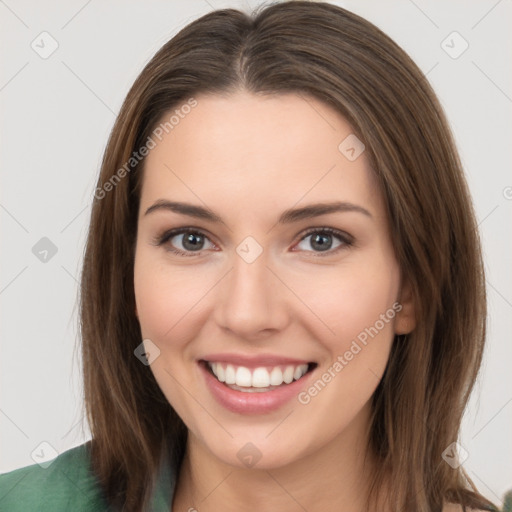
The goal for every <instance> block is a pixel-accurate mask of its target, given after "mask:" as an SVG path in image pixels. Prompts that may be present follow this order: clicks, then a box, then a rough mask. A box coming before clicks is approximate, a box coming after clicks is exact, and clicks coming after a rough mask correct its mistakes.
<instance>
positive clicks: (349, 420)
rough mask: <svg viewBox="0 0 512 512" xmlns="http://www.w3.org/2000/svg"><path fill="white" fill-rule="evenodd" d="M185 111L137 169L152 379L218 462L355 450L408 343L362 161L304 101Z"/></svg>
mask: <svg viewBox="0 0 512 512" xmlns="http://www.w3.org/2000/svg"><path fill="white" fill-rule="evenodd" d="M195 100H196V101H197V103H194V105H195V106H194V107H190V108H182V109H181V110H180V108H179V107H178V109H177V110H178V112H177V113H175V112H174V111H173V112H172V113H169V114H168V115H166V116H165V117H164V119H163V121H164V122H165V121H168V119H169V117H170V116H171V114H173V113H175V114H179V115H175V119H174V120H173V121H172V122H171V124H168V125H167V131H168V133H165V130H162V129H160V130H159V131H157V132H154V133H157V134H158V135H159V137H160V138H161V140H159V137H153V139H154V142H155V143H156V146H155V147H153V149H151V150H150V152H149V155H148V156H147V159H146V162H145V171H144V173H145V174H144V180H143V187H142V191H141V201H140V211H139V219H138V235H137V245H136V257H135V269H134V272H135V276H134V277H135V296H136V308H137V311H136V313H137V316H138V319H139V321H140V325H141V329H142V335H143V338H144V339H145V342H144V343H145V345H144V346H145V347H146V349H147V350H148V352H149V361H150V362H151V365H150V369H151V371H152V372H153V374H154V376H155V378H156V380H157V382H158V384H159V386H160V388H161V389H162V391H163V393H164V394H165V396H166V397H167V399H168V400H169V403H170V404H171V405H172V406H173V407H174V409H175V410H176V411H177V413H178V414H179V415H180V417H181V418H182V419H183V421H184V422H185V424H186V425H187V427H188V429H189V431H190V433H191V436H192V439H194V440H195V441H196V442H198V443H199V445H200V446H201V447H202V449H203V450H206V451H207V452H208V453H209V454H210V455H213V456H215V457H216V458H217V459H219V460H221V461H223V462H225V463H228V464H232V465H235V466H240V467H243V466H244V465H246V466H250V465H252V464H254V463H255V462H257V464H258V467H263V468H265V467H266V468H272V467H278V466H283V465H285V464H287V463H290V462H293V461H295V460H298V459H300V458H302V457H304V456H307V455H310V454H313V453H314V452H317V451H318V450H321V449H324V448H326V447H328V446H329V445H330V444H331V443H334V442H336V441H338V440H340V439H342V438H343V437H344V436H345V437H346V438H347V439H348V436H349V435H350V436H351V437H350V439H351V440H350V442H351V443H352V442H353V440H354V435H356V436H357V435H362V434H363V432H364V428H365V426H366V425H367V424H368V417H369V412H370V398H371V396H372V394H373V392H374V391H375V388H376V387H377V385H378V383H379V380H380V378H381V376H382V374H383V372H384V369H385V367H386V363H387V360H388V356H389V352H390V348H391V344H392V340H393V337H394V335H395V333H399V334H400V333H404V332H406V331H408V330H411V327H412V324H411V321H412V309H411V308H412V306H411V305H410V304H409V302H408V301H409V298H408V297H409V294H408V292H407V291H406V290H405V288H401V280H400V271H399V267H398V264H397V261H396V259H395V256H394V252H393V249H392V245H391V238H390V233H389V226H388V219H387V217H386V213H385V206H384V202H383V198H382V195H381V193H380V191H379V190H378V188H377V186H376V183H375V181H374V176H373V175H372V171H371V169H370V168H369V165H368V162H367V159H366V157H365V153H364V148H363V147H362V146H361V143H360V142H359V141H358V140H357V139H355V138H354V135H351V134H352V130H351V127H350V125H349V124H348V123H347V122H346V121H345V120H344V119H343V118H342V117H341V116H340V115H339V114H338V113H337V112H336V111H334V110H332V109H331V108H330V107H329V106H327V105H326V104H324V103H322V102H320V101H318V100H315V99H312V98H304V97H301V96H299V95H295V94H283V95H277V96H256V95H252V94H249V93H245V92H244V93H241V92H239V93H236V94H233V95H231V96H216V95H208V96H206V95H202V96H198V97H196V98H195ZM191 104H192V103H191ZM169 127H171V128H169ZM161 133H163V134H164V135H163V136H161ZM347 137H349V138H348V139H347ZM343 141H345V142H343ZM342 142H343V143H342ZM340 144H341V145H340ZM151 146H153V144H151ZM175 203H179V204H180V206H179V207H178V205H176V204H175ZM313 205H314V207H313ZM320 205H334V206H336V208H335V207H334V206H333V207H332V208H330V209H328V208H324V207H321V206H320ZM322 208H324V211H323V212H322ZM187 212H188V213H187ZM171 230H175V232H174V233H170V231H171ZM173 251H178V253H175V252H173ZM180 251H181V253H183V254H180V253H179V252H180ZM141 364H142V363H141ZM148 371H149V370H148ZM213 372H215V373H216V374H217V376H215V375H214V373H213ZM304 372H306V373H304ZM222 381H224V382H222ZM227 383H229V385H228V384H227Z"/></svg>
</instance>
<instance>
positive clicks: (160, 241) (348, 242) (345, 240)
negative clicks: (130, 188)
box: [154, 227, 354, 258]
mask: <svg viewBox="0 0 512 512" xmlns="http://www.w3.org/2000/svg"><path fill="white" fill-rule="evenodd" d="M317 233H321V234H328V235H332V236H335V237H336V238H338V239H339V240H340V241H341V242H342V244H341V245H340V246H338V247H336V248H335V249H334V250H328V251H306V252H312V253H314V256H313V257H321V258H322V257H326V256H332V255H333V254H337V253H338V252H339V251H341V250H343V249H346V248H348V247H351V246H353V245H354V240H353V238H352V237H351V236H350V235H348V234H347V233H344V232H343V231H338V230H337V229H333V228H328V227H322V228H311V229H309V230H307V231H306V232H305V233H304V235H303V236H302V238H301V239H300V240H299V242H298V243H300V242H302V241H303V240H304V239H306V238H307V237H308V236H310V235H314V234H317ZM182 234H194V235H201V236H204V237H205V238H208V237H207V235H206V234H204V233H203V232H202V231H201V230H198V229H194V228H176V229H171V230H169V231H166V232H165V233H163V234H161V235H159V236H157V237H155V239H154V245H157V246H162V245H164V244H165V243H166V242H167V241H168V240H170V239H171V238H173V237H175V236H176V235H182ZM208 240H209V238H208ZM210 242H211V240H210ZM166 250H167V251H169V252H171V253H173V254H176V255H178V256H185V257H194V256H198V255H200V254H201V253H202V252H203V251H189V252H184V251H181V250H180V249H176V248H173V247H171V248H168V249H166Z"/></svg>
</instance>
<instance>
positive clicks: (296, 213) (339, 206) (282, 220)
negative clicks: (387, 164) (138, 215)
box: [144, 199, 372, 224]
mask: <svg viewBox="0 0 512 512" xmlns="http://www.w3.org/2000/svg"><path fill="white" fill-rule="evenodd" d="M158 210H167V211H172V212H175V213H181V214H182V215H188V216H189V217H195V218H197V219H203V220H208V221H211V222H215V223H221V222H223V221H222V218H221V217H219V216H218V215H217V214H216V213H214V212H213V211H211V210H210V209H208V208H204V207H202V206H196V205H193V204H190V203H182V202H177V201H168V200H166V199H159V200H158V201H156V202H155V203H154V204H153V205H152V206H150V207H149V208H148V209H147V210H146V213H145V214H144V215H148V214H150V213H152V212H155V211H158ZM337 212H356V213H362V214H363V215H365V216H367V217H370V218H372V214H371V213H370V212H369V211H368V210H366V209H365V208H363V207H362V206H358V205H356V204H353V203H348V202H345V201H337V202H332V203H315V204H310V205H308V206H303V207H301V208H295V209H293V208H291V209H289V210H285V211H284V212H283V213H282V214H281V215H280V217H279V219H278V221H277V223H278V224H292V223H294V222H298V221H301V220H304V219H311V218H313V217H319V216H321V215H327V214H329V213H337Z"/></svg>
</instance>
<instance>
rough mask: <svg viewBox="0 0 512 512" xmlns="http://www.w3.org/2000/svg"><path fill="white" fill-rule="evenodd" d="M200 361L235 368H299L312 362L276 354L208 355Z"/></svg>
mask: <svg viewBox="0 0 512 512" xmlns="http://www.w3.org/2000/svg"><path fill="white" fill-rule="evenodd" d="M200 360H203V361H208V362H210V363H228V364H233V365H235V366H245V367H246V368H258V367H259V366H284V365H294V366H299V365H301V364H309V363H311V362H312V361H308V360H306V359H296V358H293V357H285V356H279V355H274V354H259V355H247V354H233V353H222V354H208V355H206V356H204V357H202V358H201V359H200Z"/></svg>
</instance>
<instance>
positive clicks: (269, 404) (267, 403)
mask: <svg viewBox="0 0 512 512" xmlns="http://www.w3.org/2000/svg"><path fill="white" fill-rule="evenodd" d="M199 367H200V369H201V372H202V373H203V375H204V378H205V380H206V385H207V386H208V389H209V390H210V392H211V393H212V395H213V396H214V398H215V399H216V400H217V402H218V403H219V404H220V405H222V406H223V407H225V408H226V409H228V410H230V411H232V412H236V413H241V414H264V413H268V412H272V411H276V410H277V409H279V408H280V407H282V406H283V405H284V404H286V403H287V402H289V401H290V400H291V399H292V398H294V397H296V396H297V395H298V394H299V393H300V391H302V389H303V388H304V385H305V384H306V382H307V381H308V380H309V377H310V376H311V374H312V373H313V372H312V371H310V372H308V373H306V374H305V375H303V376H302V377H301V378H300V379H299V380H295V381H293V382H291V383H290V384H286V385H284V386H281V387H279V388H275V389H273V390H272V391H262V392H253V393H250V392H244V391H236V390H235V389H231V388H229V387H228V386H226V385H224V384H223V383H222V382H219V381H218V380H217V379H216V378H215V377H214V376H213V375H212V374H211V373H210V372H209V371H208V370H207V368H206V364H204V363H199Z"/></svg>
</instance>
